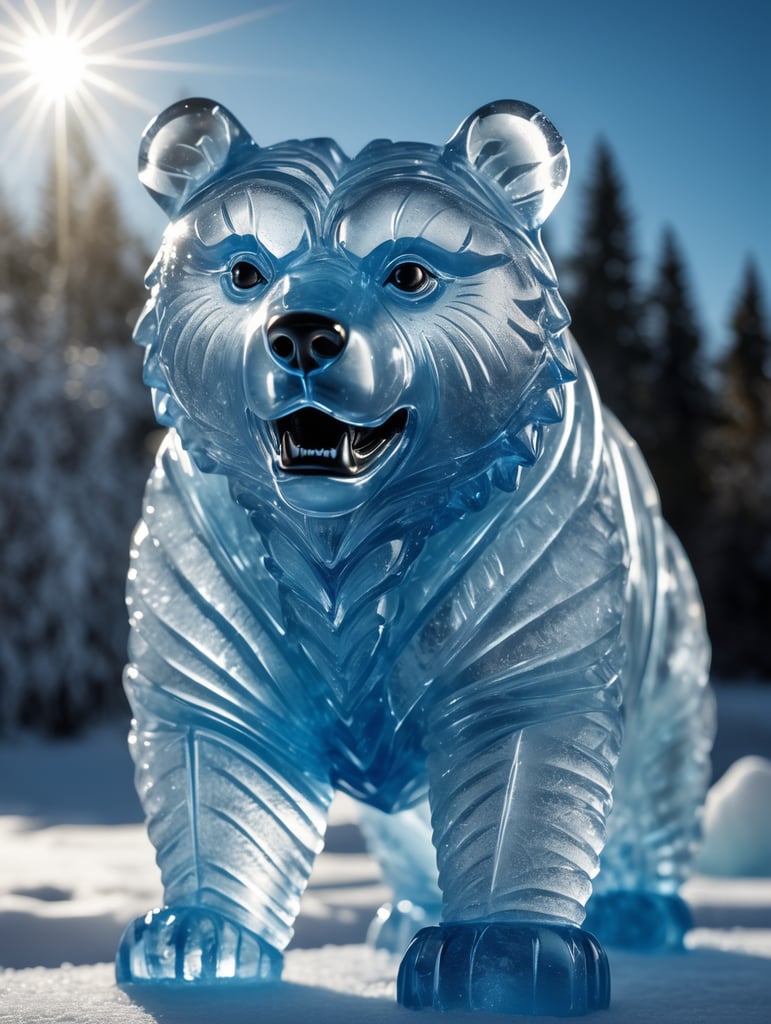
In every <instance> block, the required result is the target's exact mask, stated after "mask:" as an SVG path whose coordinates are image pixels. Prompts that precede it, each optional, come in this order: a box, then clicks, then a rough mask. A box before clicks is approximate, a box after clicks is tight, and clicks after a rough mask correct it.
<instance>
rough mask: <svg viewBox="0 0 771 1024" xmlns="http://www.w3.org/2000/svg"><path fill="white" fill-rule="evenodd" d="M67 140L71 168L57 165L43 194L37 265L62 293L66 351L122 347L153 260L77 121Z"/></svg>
mask: <svg viewBox="0 0 771 1024" xmlns="http://www.w3.org/2000/svg"><path fill="white" fill-rule="evenodd" d="M67 138H68V145H67V163H66V166H65V167H64V168H61V167H57V166H56V163H55V161H52V163H51V165H50V167H49V172H48V179H47V182H46V184H45V186H44V192H43V198H42V204H41V208H42V223H41V226H40V230H39V232H38V246H37V252H36V254H35V262H36V264H37V266H38V267H39V273H40V275H41V277H42V278H43V279H44V281H45V282H47V287H48V290H49V292H52V293H57V296H56V300H55V301H56V302H57V303H58V305H59V311H60V314H61V315H63V316H64V318H65V324H66V343H67V344H70V345H76V346H86V345H90V346H95V347H97V348H106V347H109V346H110V345H116V344H117V345H123V344H125V342H126V339H127V337H128V335H129V331H130V327H129V320H128V317H129V314H130V313H132V312H135V311H136V310H137V308H138V307H139V306H141V303H142V302H143V300H144V295H143V288H142V280H143V276H144V271H145V268H146V267H147V264H148V262H149V253H148V252H147V251H146V249H145V247H144V246H143V245H142V243H141V241H140V240H139V238H138V236H136V235H134V233H133V232H132V231H130V230H129V229H128V227H127V225H126V223H125V221H124V219H123V217H122V215H121V212H120V209H119V206H118V202H117V199H116V196H115V192H114V190H113V188H112V186H111V185H110V184H109V182H107V181H106V179H105V178H104V176H103V175H102V173H101V172H100V170H99V168H98V166H97V164H96V161H95V160H94V157H93V154H92V153H91V150H90V148H89V145H88V142H87V140H86V137H85V134H84V132H83V129H82V127H80V125H79V123H78V122H77V121H76V120H72V122H71V123H70V124H69V127H68V135H67ZM61 174H64V176H65V180H66V184H67V187H66V189H64V191H63V192H62V190H60V188H59V179H60V175H61ZM58 293H60V294H58Z"/></svg>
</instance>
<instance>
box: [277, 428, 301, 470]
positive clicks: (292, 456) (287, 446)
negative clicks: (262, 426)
mask: <svg viewBox="0 0 771 1024" xmlns="http://www.w3.org/2000/svg"><path fill="white" fill-rule="evenodd" d="M299 458H300V449H299V447H298V446H297V444H296V443H295V439H294V438H293V437H292V435H291V434H290V432H289V431H288V430H285V431H284V433H283V434H282V435H281V463H282V465H284V466H291V464H292V463H293V462H295V461H296V460H297V459H299Z"/></svg>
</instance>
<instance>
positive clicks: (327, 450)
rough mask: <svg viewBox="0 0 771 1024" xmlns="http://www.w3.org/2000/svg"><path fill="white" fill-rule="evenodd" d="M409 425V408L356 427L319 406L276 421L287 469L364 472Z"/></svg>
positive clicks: (339, 474)
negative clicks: (323, 410) (320, 408)
mask: <svg viewBox="0 0 771 1024" xmlns="http://www.w3.org/2000/svg"><path fill="white" fill-rule="evenodd" d="M406 425H407V410H406V409H398V410H397V411H396V412H395V413H394V414H393V415H392V416H389V418H388V419H387V420H385V422H384V423H380V424H378V425H376V426H374V427H357V426H354V425H353V424H351V423H345V422H344V421H343V420H338V419H335V417H334V416H328V415H327V414H326V413H324V412H321V410H319V409H312V408H309V407H305V408H302V409H298V410H297V411H296V412H293V413H290V414H289V415H288V416H282V417H281V418H280V419H278V420H275V421H274V427H275V430H276V434H277V436H278V448H279V465H280V467H281V469H282V470H284V472H285V473H316V474H323V475H325V476H336V477H343V478H349V477H356V476H361V474H362V473H365V472H366V471H367V470H368V469H370V468H371V467H372V466H373V465H374V464H375V463H376V462H377V461H379V460H380V459H381V458H382V457H383V455H385V454H386V452H388V451H390V450H391V449H392V448H393V446H394V444H395V443H396V442H397V441H398V439H399V438H400V437H401V435H402V434H403V432H404V428H405V426H406Z"/></svg>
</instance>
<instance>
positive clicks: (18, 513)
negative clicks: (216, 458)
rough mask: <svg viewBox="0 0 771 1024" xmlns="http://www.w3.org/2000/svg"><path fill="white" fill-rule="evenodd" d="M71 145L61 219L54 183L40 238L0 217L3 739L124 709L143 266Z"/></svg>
mask: <svg viewBox="0 0 771 1024" xmlns="http://www.w3.org/2000/svg"><path fill="white" fill-rule="evenodd" d="M71 141H72V147H71V150H70V152H69V156H68V159H69V164H70V175H69V182H70V186H71V189H70V191H69V192H68V194H67V197H66V200H67V204H68V209H67V216H65V217H63V218H61V219H60V220H59V219H57V217H56V202H55V199H56V190H55V181H54V175H53V171H52V174H51V181H50V183H49V186H48V188H47V190H46V192H45V194H44V198H45V202H44V205H43V217H42V221H41V225H40V228H39V229H38V233H37V235H36V236H35V237H28V236H27V235H26V234H25V233H24V232H22V231H21V230H16V227H15V225H14V222H13V220H12V218H10V217H9V216H8V214H7V212H4V211H3V209H2V207H0V229H2V227H4V226H6V227H7V230H6V231H5V233H3V232H2V230H0V273H2V274H3V275H4V276H5V277H6V278H10V277H11V275H13V274H14V273H15V274H16V275H17V278H16V283H14V284H13V286H12V289H13V290H12V291H11V289H9V288H8V286H7V285H6V284H5V282H4V281H3V280H2V279H0V306H8V307H9V310H10V313H9V315H8V317H4V316H3V310H2V309H0V382H1V383H2V388H3V394H2V398H3V405H2V417H3V424H2V431H0V528H1V529H2V532H3V539H4V563H3V573H2V574H0V619H1V620H2V623H3V628H2V630H0V730H8V729H11V728H14V727H16V726H17V725H18V724H19V723H21V724H23V725H26V726H29V727H34V728H36V729H40V730H44V731H48V732H56V733H62V732H68V731H73V730H76V729H78V728H80V727H82V726H83V725H85V724H87V723H88V721H89V720H90V719H92V718H93V717H94V716H95V715H98V714H99V713H101V712H102V711H104V710H106V709H109V708H115V707H123V698H122V690H121V686H120V675H121V669H122V665H123V662H124V659H125V654H126V639H127V632H128V630H127V624H126V615H125V609H124V606H123V589H124V577H125V571H126V566H127V557H128V546H129V538H130V532H131V529H132V528H133V525H134V522H135V521H136V519H137V517H138V515H139V510H140V502H141V493H142V487H143V482H144V479H145V477H146V474H147V471H148V469H149V462H150V453H149V451H148V450H147V448H146V446H145V437H146V435H147V433H148V431H149V430H150V429H151V427H152V417H151V411H150V401H149V396H148V395H147V393H146V389H145V388H144V387H143V385H142V383H141V352H140V350H139V349H138V348H136V346H134V345H132V344H131V341H130V327H129V324H128V320H127V316H128V314H129V312H130V310H131V308H132V306H133V307H136V306H137V304H138V303H139V301H141V297H142V276H143V271H144V259H145V257H142V256H141V255H140V253H141V247H139V246H138V244H137V243H136V240H135V239H133V237H132V235H131V233H130V232H129V231H128V230H127V229H126V227H125V224H124V222H123V219H122V217H121V214H120V210H119V208H118V204H117V202H116V200H115V196H114V193H113V191H112V189H111V188H110V186H109V185H108V183H107V182H106V181H105V180H104V179H103V178H102V177H101V175H100V174H99V173H98V171H97V169H96V167H95V165H94V162H93V160H92V158H91V156H90V154H89V152H88V149H87V147H86V146H85V143H83V144H81V143H80V142H78V135H77V133H75V134H74V135H73V136H72V138H71ZM67 222H69V227H68V231H67V241H66V245H65V244H62V237H61V230H62V228H63V227H65V226H67ZM12 229H13V230H15V231H16V234H15V235H14V237H13V239H12V240H11V235H12ZM20 253H21V254H23V257H24V258H23V260H21V261H20V258H19V254H20ZM65 257H66V261H65V259H64V258H65ZM20 268H23V274H22V270H21V269H20ZM24 275H26V276H24ZM7 294H11V295H13V297H14V298H13V303H11V304H10V305H9V302H3V301H2V296H3V295H7ZM14 311H15V312H14ZM11 314H14V315H13V318H12V317H11ZM17 314H18V315H17Z"/></svg>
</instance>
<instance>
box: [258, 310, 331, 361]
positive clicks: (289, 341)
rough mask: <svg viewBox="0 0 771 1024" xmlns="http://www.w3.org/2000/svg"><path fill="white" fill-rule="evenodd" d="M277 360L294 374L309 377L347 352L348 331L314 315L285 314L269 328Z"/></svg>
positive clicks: (269, 335) (273, 351)
mask: <svg viewBox="0 0 771 1024" xmlns="http://www.w3.org/2000/svg"><path fill="white" fill-rule="evenodd" d="M267 334H268V345H269V346H270V350H271V352H272V353H273V356H274V358H275V359H276V360H277V361H278V362H279V363H281V364H282V366H286V367H289V368H290V369H292V370H300V371H301V372H302V373H310V372H311V371H312V370H318V369H319V368H320V367H322V366H326V365H327V363H331V362H332V361H333V360H335V359H337V357H338V356H339V355H340V353H341V352H342V351H343V349H344V348H345V344H346V340H347V339H346V335H345V329H344V328H343V327H341V326H340V324H338V323H336V322H335V321H334V320H330V319H329V318H328V317H324V316H319V315H317V314H315V313H286V314H284V315H283V316H279V317H277V318H276V319H275V320H273V322H272V323H271V324H270V326H269V327H268V332H267Z"/></svg>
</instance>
